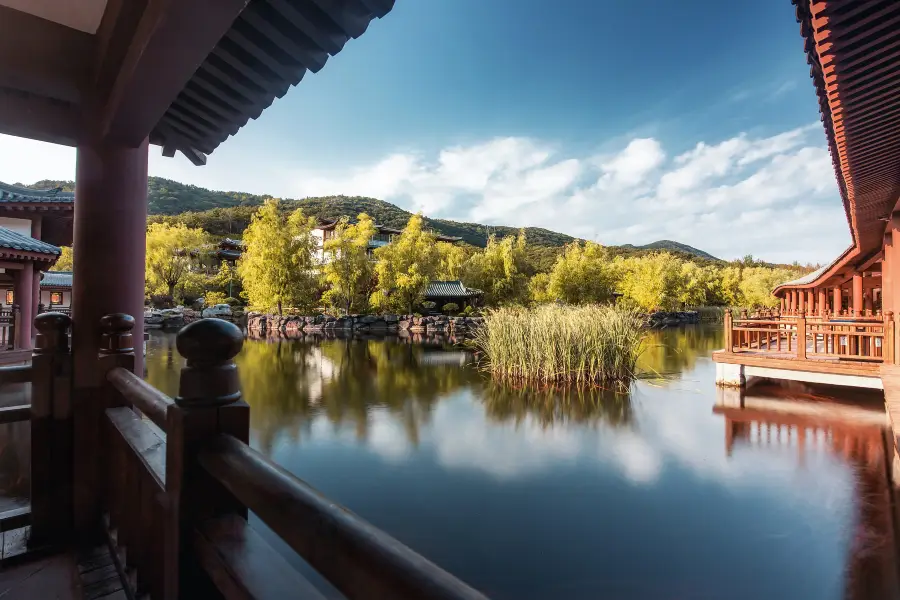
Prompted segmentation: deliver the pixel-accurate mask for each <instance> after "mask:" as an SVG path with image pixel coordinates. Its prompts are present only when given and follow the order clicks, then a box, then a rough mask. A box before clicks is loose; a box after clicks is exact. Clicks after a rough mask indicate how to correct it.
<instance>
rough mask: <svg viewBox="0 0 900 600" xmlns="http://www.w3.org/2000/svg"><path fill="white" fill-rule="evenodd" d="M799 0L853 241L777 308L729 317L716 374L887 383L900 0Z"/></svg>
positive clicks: (898, 275)
mask: <svg viewBox="0 0 900 600" xmlns="http://www.w3.org/2000/svg"><path fill="white" fill-rule="evenodd" d="M793 3H794V5H795V7H796V14H797V20H798V22H799V23H800V32H801V35H802V41H803V47H804V50H805V53H806V61H807V63H808V64H809V67H810V76H811V78H812V81H813V87H814V89H815V92H816V94H817V97H818V104H819V110H820V113H821V118H822V123H823V126H824V130H825V135H826V138H827V141H828V146H829V150H830V152H831V157H832V162H833V164H834V172H835V177H836V180H837V184H838V185H837V187H838V190H839V192H840V196H841V200H842V202H843V206H844V212H845V214H846V217H847V224H848V226H849V230H850V236H851V239H852V243H851V244H850V246H849V247H848V248H847V249H846V250H845V251H844V252H842V253H841V254H840V255H839V256H838V257H836V258H835V259H834V260H832V261H831V262H830V263H829V264H827V265H826V266H824V267H822V268H821V269H818V270H817V271H815V272H813V273H810V274H808V275H806V276H804V277H801V278H798V279H795V280H793V281H789V282H786V283H784V284H782V285H780V286H778V287H777V288H776V289H775V290H774V294H775V295H776V296H777V297H778V298H779V300H780V306H779V309H778V310H775V311H760V312H758V313H756V314H741V315H732V316H727V317H726V330H725V338H726V340H725V345H726V347H725V350H724V351H723V352H720V353H716V354H715V355H714V360H715V361H716V362H717V363H718V376H717V379H718V381H719V383H722V384H726V385H727V384H734V385H740V384H741V383H743V381H744V380H745V378H746V377H747V376H750V375H760V376H767V377H775V378H785V379H800V380H804V381H817V382H825V383H833V384H844V385H854V386H863V387H874V388H882V387H883V386H884V384H883V381H882V377H881V373H882V366H883V365H895V364H898V362H900V348H898V345H897V344H898V340H897V335H896V334H895V331H896V328H897V319H898V318H900V251H898V249H897V248H900V206H898V198H900V136H898V135H897V132H898V131H900V95H898V94H897V93H896V88H897V85H898V83H900V69H898V65H900V61H898V55H897V53H896V49H895V45H896V40H895V37H896V28H895V27H893V26H891V25H890V24H891V23H895V22H896V20H897V19H900V4H898V3H896V2H893V3H884V2H876V1H874V0H866V1H862V0H861V1H859V2H852V3H851V2H838V1H836V0H793Z"/></svg>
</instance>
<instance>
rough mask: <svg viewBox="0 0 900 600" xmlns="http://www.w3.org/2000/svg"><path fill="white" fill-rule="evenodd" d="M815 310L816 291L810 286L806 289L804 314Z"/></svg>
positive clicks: (812, 312) (809, 313)
mask: <svg viewBox="0 0 900 600" xmlns="http://www.w3.org/2000/svg"><path fill="white" fill-rule="evenodd" d="M815 312H816V291H815V290H814V289H812V288H810V289H808V290H806V314H808V315H811V314H814V313H815Z"/></svg>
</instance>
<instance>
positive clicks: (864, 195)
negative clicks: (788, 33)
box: [792, 0, 900, 283]
mask: <svg viewBox="0 0 900 600" xmlns="http://www.w3.org/2000/svg"><path fill="white" fill-rule="evenodd" d="M792 1H793V3H794V4H795V5H796V10H797V20H798V21H799V22H800V31H801V33H802V35H803V36H804V38H805V50H806V55H807V62H808V63H809V65H810V76H811V77H812V79H813V82H814V84H815V86H816V91H817V93H818V97H819V111H820V113H821V117H822V122H823V124H824V125H825V133H826V136H827V138H828V146H829V149H830V151H831V158H832V162H833V164H834V170H835V175H836V177H837V182H838V188H839V190H840V193H841V198H842V199H843V202H844V210H845V212H846V214H847V220H848V222H849V225H850V232H851V235H852V237H853V244H854V249H853V251H852V252H850V253H845V254H844V255H843V258H844V262H845V263H847V262H851V261H858V260H864V257H866V256H869V255H871V254H872V253H873V252H876V251H877V250H878V249H880V248H881V245H882V238H883V234H884V229H885V219H886V218H887V217H889V216H890V214H891V211H892V210H893V208H894V203H895V202H896V200H897V198H898V196H900V94H897V93H896V89H897V87H898V85H900V69H898V68H897V64H898V62H897V60H896V41H897V22H898V20H900V3H898V2H883V1H880V0H858V1H854V2H848V1H846V0H792ZM826 274H827V272H823V273H822V275H826ZM810 283H812V282H810Z"/></svg>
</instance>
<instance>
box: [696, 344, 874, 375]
mask: <svg viewBox="0 0 900 600" xmlns="http://www.w3.org/2000/svg"><path fill="white" fill-rule="evenodd" d="M712 359H713V361H714V362H720V363H729V364H736V365H746V366H753V367H770V368H772V369H785V370H788V371H807V372H811V373H834V374H837V375H856V376H860V377H878V376H879V374H880V368H881V363H876V362H864V361H853V360H839V359H836V358H812V357H810V358H807V359H805V360H801V359H798V358H797V357H796V355H793V354H788V353H786V352H785V353H778V352H766V351H762V352H760V351H757V350H746V351H743V352H726V351H724V350H717V351H716V352H713V355H712Z"/></svg>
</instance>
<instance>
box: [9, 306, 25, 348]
mask: <svg viewBox="0 0 900 600" xmlns="http://www.w3.org/2000/svg"><path fill="white" fill-rule="evenodd" d="M21 318H22V315H21V313H20V312H19V305H18V304H13V306H12V326H11V327H10V330H9V347H10V348H13V349H15V347H16V332H17V331H19V327H20V326H21V323H20V322H19V321H20V320H21Z"/></svg>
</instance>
